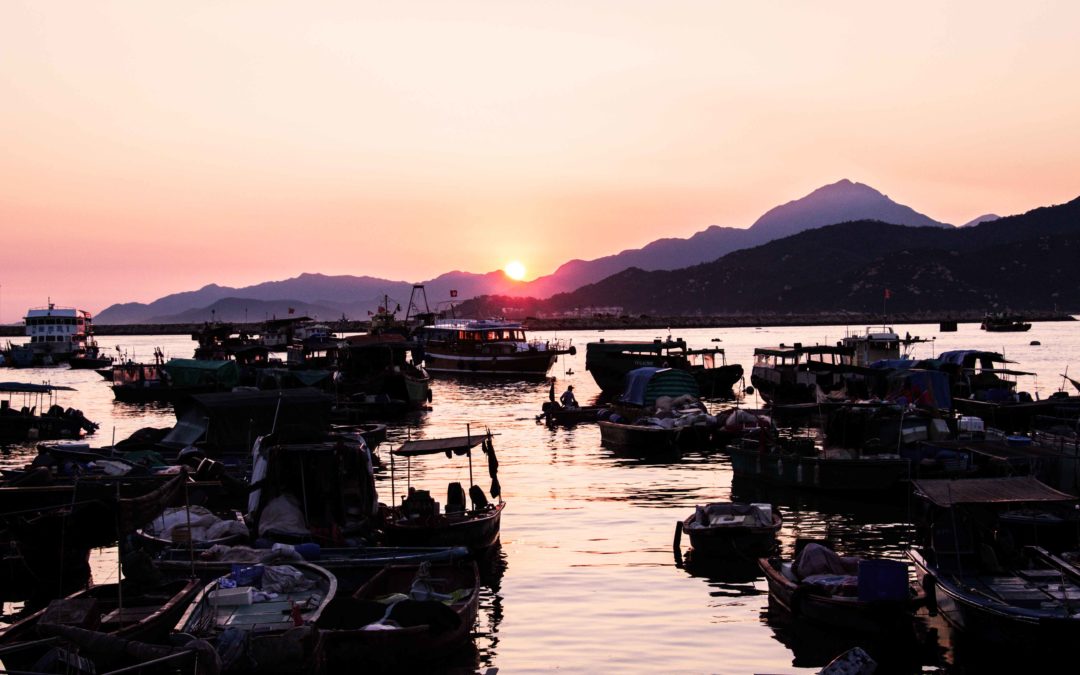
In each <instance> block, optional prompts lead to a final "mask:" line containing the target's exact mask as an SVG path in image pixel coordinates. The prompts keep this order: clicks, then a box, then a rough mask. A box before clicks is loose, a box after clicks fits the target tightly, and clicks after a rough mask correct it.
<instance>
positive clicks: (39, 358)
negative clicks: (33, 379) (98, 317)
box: [5, 302, 93, 367]
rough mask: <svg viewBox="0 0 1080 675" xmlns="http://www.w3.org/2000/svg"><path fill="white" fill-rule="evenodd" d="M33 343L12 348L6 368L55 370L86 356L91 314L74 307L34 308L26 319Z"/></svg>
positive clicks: (27, 330)
mask: <svg viewBox="0 0 1080 675" xmlns="http://www.w3.org/2000/svg"><path fill="white" fill-rule="evenodd" d="M24 322H25V324H26V336H27V337H29V338H30V342H27V343H25V344H22V345H10V344H9V348H8V353H7V358H6V359H5V362H6V363H7V365H11V366H16V367H31V366H53V365H58V364H61V363H67V362H68V361H70V360H71V359H72V358H74V357H76V356H79V355H82V354H85V352H86V341H87V336H88V335H91V334H92V332H93V331H92V328H91V326H92V318H91V316H90V312H87V311H85V310H82V309H75V308H74V307H57V306H56V305H55V304H54V303H52V302H50V303H49V304H48V306H47V307H35V308H33V309H30V310H28V311H27V312H26V317H25V318H24Z"/></svg>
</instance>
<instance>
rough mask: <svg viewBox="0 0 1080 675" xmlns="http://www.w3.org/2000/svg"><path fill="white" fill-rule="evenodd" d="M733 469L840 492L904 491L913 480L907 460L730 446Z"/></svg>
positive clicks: (774, 480) (737, 472) (765, 478)
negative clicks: (784, 452)
mask: <svg viewBox="0 0 1080 675" xmlns="http://www.w3.org/2000/svg"><path fill="white" fill-rule="evenodd" d="M728 453H729V454H730V455H731V469H732V472H733V473H734V474H735V476H736V477H739V476H747V477H751V478H755V479H758V480H762V481H767V482H770V483H774V484H777V485H787V486H792V487H799V488H808V489H814V490H826V491H836V492H879V491H887V490H893V489H898V488H900V487H901V486H902V485H903V484H904V483H905V482H906V481H907V479H908V478H909V477H910V471H911V469H910V462H909V460H907V459H904V458H891V457H890V458H883V459H872V458H864V459H824V458H821V457H803V456H799V455H788V454H781V453H769V452H760V451H758V450H750V449H745V448H739V447H734V446H730V447H729V448H728Z"/></svg>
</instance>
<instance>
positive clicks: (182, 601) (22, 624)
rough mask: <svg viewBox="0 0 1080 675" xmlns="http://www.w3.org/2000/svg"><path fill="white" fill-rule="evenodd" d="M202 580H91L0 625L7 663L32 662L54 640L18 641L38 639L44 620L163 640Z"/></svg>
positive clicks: (12, 666)
mask: <svg viewBox="0 0 1080 675" xmlns="http://www.w3.org/2000/svg"><path fill="white" fill-rule="evenodd" d="M202 585H203V584H202V583H201V582H199V581H198V580H193V579H181V580H175V581H169V582H166V583H164V584H162V585H160V586H153V587H145V586H139V585H136V584H134V583H132V582H130V581H124V582H123V584H122V585H118V584H100V585H97V586H91V587H90V588H87V589H85V590H81V591H78V592H77V593H73V594H71V595H69V596H67V597H65V598H61V599H58V600H53V601H52V602H51V603H49V605H48V607H45V608H44V609H41V610H39V611H37V612H34V613H33V614H31V615H30V616H27V617H25V618H23V619H21V620H19V621H17V622H15V623H13V624H11V625H10V626H8V627H7V628H5V629H3V630H2V631H0V651H2V652H3V655H2V658H3V661H4V666H5V667H6V668H7V669H9V670H30V669H31V668H32V666H33V665H34V663H35V662H36V661H37V660H38V659H39V658H40V657H41V656H42V655H43V654H44V653H45V651H46V650H47V649H48V648H49V647H50V646H52V645H50V644H43V645H42V644H39V645H36V646H28V647H27V648H25V649H15V647H16V645H19V644H20V643H29V642H35V641H37V640H39V639H40V638H41V637H42V634H41V632H40V628H41V627H42V626H44V625H45V624H61V625H72V626H76V627H79V628H85V629H90V630H93V631H96V632H98V633H100V634H105V635H111V636H114V637H118V638H124V639H128V640H141V641H144V642H154V641H159V640H163V639H164V638H165V637H166V636H167V635H168V634H169V632H170V631H171V630H172V628H173V626H174V625H175V624H176V621H177V619H178V618H179V617H180V615H181V614H182V613H183V611H184V610H185V608H187V606H188V603H190V602H191V600H192V598H194V597H195V595H196V594H197V593H198V592H199V589H200V588H201V587H202ZM9 649H10V650H11V651H8V650H9Z"/></svg>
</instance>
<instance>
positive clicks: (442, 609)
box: [317, 561, 480, 673]
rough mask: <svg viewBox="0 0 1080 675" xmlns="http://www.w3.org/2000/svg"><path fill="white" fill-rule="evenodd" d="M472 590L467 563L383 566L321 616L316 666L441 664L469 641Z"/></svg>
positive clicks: (474, 601) (474, 580) (475, 587)
mask: <svg viewBox="0 0 1080 675" xmlns="http://www.w3.org/2000/svg"><path fill="white" fill-rule="evenodd" d="M479 590H480V576H479V572H478V570H477V567H476V563H475V562H471V561H469V562H467V563H465V562H459V563H455V564H445V563H444V564H436V563H423V564H422V565H419V566H412V565H388V566H386V567H384V568H383V569H382V570H380V571H379V572H378V573H377V574H375V576H374V577H372V578H371V579H370V580H369V581H368V582H367V583H365V584H364V585H363V586H361V587H360V588H359V589H357V591H356V592H355V593H354V594H353V595H352V597H351V598H350V601H349V602H342V601H340V600H339V602H338V603H335V604H336V605H338V606H337V607H331V608H329V609H328V611H327V612H325V613H324V614H323V617H322V618H321V619H320V621H319V623H318V626H319V645H318V649H317V653H318V658H319V662H318V664H317V665H318V668H317V669H318V671H319V672H322V673H332V672H343V670H344V669H345V668H346V667H348V666H349V665H351V664H355V663H374V664H378V666H380V667H381V668H383V669H387V668H388V669H391V670H392V671H393V670H397V669H403V668H409V667H417V666H418V665H420V664H423V663H429V664H430V663H434V662H438V661H441V660H443V659H444V658H445V657H446V655H447V654H448V653H450V652H452V651H453V650H455V649H456V648H459V647H461V646H462V645H464V644H465V643H466V642H467V641H468V640H469V634H470V632H471V631H472V628H473V625H474V623H475V622H476V615H477V610H478V607H479V599H480V593H479Z"/></svg>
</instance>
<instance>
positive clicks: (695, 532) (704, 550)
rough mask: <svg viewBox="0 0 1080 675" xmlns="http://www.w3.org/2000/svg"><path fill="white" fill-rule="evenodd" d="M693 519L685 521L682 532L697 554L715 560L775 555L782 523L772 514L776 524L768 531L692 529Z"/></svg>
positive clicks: (775, 513)
mask: <svg viewBox="0 0 1080 675" xmlns="http://www.w3.org/2000/svg"><path fill="white" fill-rule="evenodd" d="M694 517H695V516H694V515H690V516H689V517H687V518H686V520H684V521H683V532H685V533H686V534H687V536H689V538H690V546H691V547H692V548H693V550H694V554H695V555H698V556H707V557H709V558H713V559H741V560H746V559H753V558H762V557H765V556H768V555H769V554H771V553H773V550H774V549H775V548H776V544H777V541H776V533H777V532H779V531H780V527H781V525H782V523H783V519H782V518H781V516H780V513H779V512H778V511H776V510H774V511H773V523H772V525H770V526H768V527H704V528H699V527H693V526H692V523H693V521H694Z"/></svg>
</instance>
